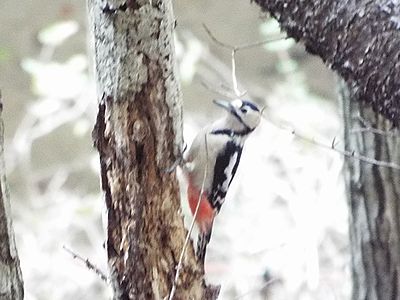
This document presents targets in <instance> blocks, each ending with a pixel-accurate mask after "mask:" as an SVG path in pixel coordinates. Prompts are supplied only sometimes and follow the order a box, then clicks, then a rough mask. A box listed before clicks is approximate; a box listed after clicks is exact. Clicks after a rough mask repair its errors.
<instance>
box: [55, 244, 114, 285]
mask: <svg viewBox="0 0 400 300" xmlns="http://www.w3.org/2000/svg"><path fill="white" fill-rule="evenodd" d="M63 249H64V250H65V251H67V252H68V253H69V254H71V256H72V258H73V259H77V260H79V261H81V262H83V263H84V264H85V265H86V267H87V268H88V269H89V270H90V271H93V272H94V273H96V275H97V276H99V277H100V279H101V280H103V281H104V282H105V283H107V284H108V279H107V276H106V275H105V274H104V272H103V271H101V270H100V269H99V268H98V267H96V266H95V265H94V264H92V263H91V262H90V261H89V259H88V258H83V257H82V256H80V255H79V254H77V253H75V252H74V251H72V250H71V249H70V248H68V247H67V246H65V245H64V246H63Z"/></svg>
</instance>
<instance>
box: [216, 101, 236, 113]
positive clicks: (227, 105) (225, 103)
mask: <svg viewBox="0 0 400 300" xmlns="http://www.w3.org/2000/svg"><path fill="white" fill-rule="evenodd" d="M213 102H214V104H216V105H218V106H220V107H222V108H223V109H226V110H227V111H231V110H232V109H233V107H232V105H231V103H230V102H229V101H225V100H217V99H214V100H213Z"/></svg>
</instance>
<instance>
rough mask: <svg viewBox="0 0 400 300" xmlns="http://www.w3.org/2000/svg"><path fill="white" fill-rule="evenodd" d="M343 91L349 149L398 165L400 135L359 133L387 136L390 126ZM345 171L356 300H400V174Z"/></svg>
mask: <svg viewBox="0 0 400 300" xmlns="http://www.w3.org/2000/svg"><path fill="white" fill-rule="evenodd" d="M343 86H344V87H343V89H342V103H343V115H344V122H345V132H344V134H345V145H346V149H347V150H349V151H356V152H357V153H360V154H362V155H364V156H367V157H371V158H375V159H377V160H381V161H390V162H394V163H399V162H400V159H399V154H400V153H399V149H400V148H399V146H400V143H399V142H400V139H399V136H398V132H397V131H396V132H390V133H391V134H388V135H387V136H385V135H383V134H377V133H373V132H371V130H369V131H364V130H361V131H360V130H357V129H366V128H365V126H367V127H369V126H372V127H373V128H375V129H378V130H381V131H388V130H389V129H390V124H389V122H388V121H387V120H385V119H384V118H383V117H382V116H380V115H378V114H377V113H375V112H373V111H372V109H370V108H366V107H365V106H363V105H361V104H360V103H357V102H356V101H354V99H353V101H352V97H353V94H352V93H351V91H350V90H349V89H347V88H346V87H345V85H343ZM365 123H367V124H365ZM369 124H370V125H369ZM394 134H396V136H395V135H394ZM345 171H346V185H347V193H348V201H349V207H350V240H351V255H352V266H351V270H352V277H353V297H352V299H353V300H375V299H376V300H377V299H379V300H394V299H399V297H400V277H399V274H400V273H399V272H400V203H399V199H400V172H399V170H395V169H391V168H385V167H378V166H376V165H371V164H366V163H363V162H361V161H359V160H356V159H349V158H346V161H345Z"/></svg>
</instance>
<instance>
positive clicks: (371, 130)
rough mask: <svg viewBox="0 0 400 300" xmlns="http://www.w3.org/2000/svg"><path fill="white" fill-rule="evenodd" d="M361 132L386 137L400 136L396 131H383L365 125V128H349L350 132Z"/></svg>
mask: <svg viewBox="0 0 400 300" xmlns="http://www.w3.org/2000/svg"><path fill="white" fill-rule="evenodd" d="M360 132H361V133H362V132H370V133H373V134H378V135H382V136H386V137H395V138H400V135H399V134H398V133H397V132H393V131H385V130H381V129H376V128H373V127H365V128H355V129H352V130H350V133H360Z"/></svg>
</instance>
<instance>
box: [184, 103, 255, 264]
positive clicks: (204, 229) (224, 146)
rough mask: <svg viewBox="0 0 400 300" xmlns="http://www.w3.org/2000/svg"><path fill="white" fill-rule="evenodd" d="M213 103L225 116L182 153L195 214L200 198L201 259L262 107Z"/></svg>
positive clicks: (199, 252)
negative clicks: (245, 144)
mask: <svg viewBox="0 0 400 300" xmlns="http://www.w3.org/2000/svg"><path fill="white" fill-rule="evenodd" d="M214 103H215V104H216V105H218V106H220V107H222V108H223V109H225V110H226V112H227V113H226V115H225V117H223V118H221V119H220V120H217V121H216V122H215V123H213V124H212V125H210V126H206V127H204V128H203V129H201V130H200V131H199V133H198V134H197V135H196V137H195V139H194V140H193V143H192V145H191V147H190V149H189V150H188V151H187V152H185V153H184V156H183V162H184V164H183V172H184V174H185V176H186V178H187V180H188V189H187V195H188V202H189V207H190V210H191V212H192V214H193V215H194V214H195V212H196V208H197V204H198V201H199V200H200V204H199V208H198V211H197V214H196V217H195V221H196V224H197V227H198V228H199V237H198V241H197V257H198V259H199V260H200V261H201V262H202V263H204V259H205V254H206V248H207V245H208V243H209V241H210V238H211V231H212V227H213V222H214V218H215V216H216V215H217V214H218V213H219V211H220V209H221V206H222V204H223V203H224V200H225V196H226V194H227V192H228V189H229V186H230V184H231V183H232V180H233V177H234V176H235V173H236V170H237V168H238V165H239V162H240V157H241V155H242V149H243V145H244V142H245V141H246V139H247V137H248V136H249V135H250V134H251V133H252V132H253V131H254V129H255V128H256V127H257V126H258V124H259V123H260V119H261V112H260V110H259V108H258V107H257V105H255V104H254V103H252V102H250V101H246V100H241V99H236V100H233V101H231V102H229V101H223V100H214ZM203 181H204V182H203ZM202 187H203V193H202V195H201V197H200V192H201V189H202Z"/></svg>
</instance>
